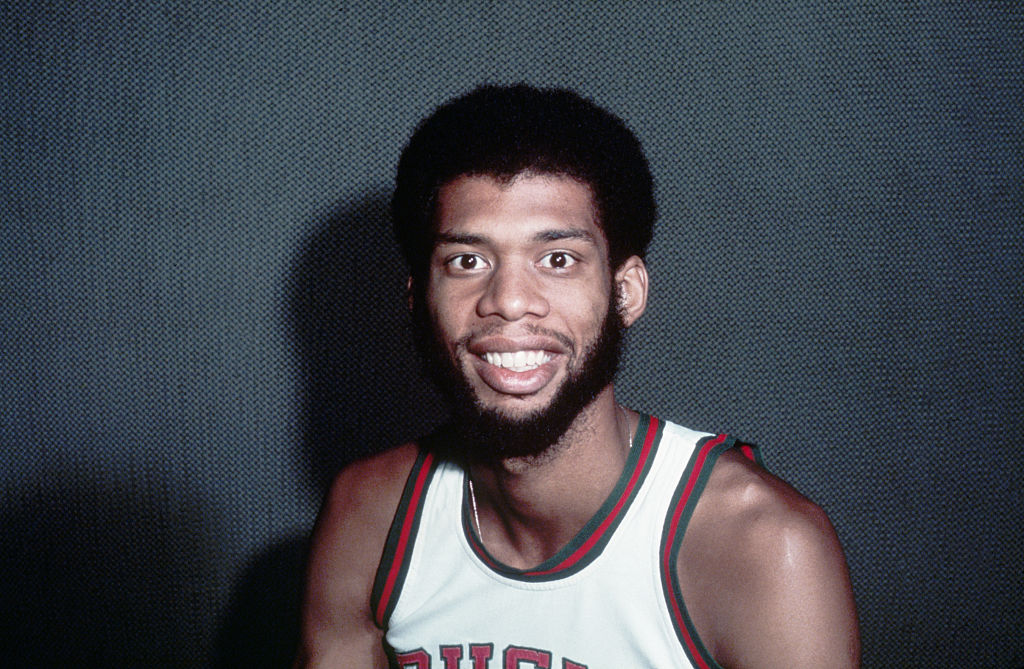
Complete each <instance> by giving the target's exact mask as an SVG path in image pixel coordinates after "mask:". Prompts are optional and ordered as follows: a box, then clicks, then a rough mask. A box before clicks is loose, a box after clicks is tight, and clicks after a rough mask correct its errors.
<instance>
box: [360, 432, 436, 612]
mask: <svg viewBox="0 0 1024 669" xmlns="http://www.w3.org/2000/svg"><path fill="white" fill-rule="evenodd" d="M437 464H438V463H437V458H436V456H435V455H434V454H433V453H431V452H429V451H428V450H426V449H425V448H423V446H422V444H421V446H420V451H419V453H418V454H417V456H416V461H415V462H414V463H413V465H412V469H411V470H410V471H409V476H408V478H407V479H406V481H405V488H404V489H403V490H402V498H401V500H400V501H399V502H398V508H397V509H396V510H395V517H394V519H393V520H392V521H391V529H389V530H388V537H387V541H386V542H385V544H384V552H383V554H382V555H381V559H380V564H379V565H378V566H377V574H376V576H375V577H374V580H373V589H372V590H371V592H370V610H371V611H372V612H373V622H374V624H376V625H377V627H379V628H380V629H382V630H383V629H387V625H388V621H389V620H390V619H391V613H392V611H394V609H395V604H396V603H397V602H398V596H399V594H400V593H401V591H402V584H403V583H404V582H405V576H406V574H407V573H408V571H409V558H410V557H411V555H412V549H413V544H414V543H415V541H416V534H417V532H418V530H419V525H420V518H421V517H422V515H423V500H424V498H425V496H426V493H427V488H428V487H429V485H430V481H431V479H432V478H433V475H434V471H435V470H436V469H437Z"/></svg>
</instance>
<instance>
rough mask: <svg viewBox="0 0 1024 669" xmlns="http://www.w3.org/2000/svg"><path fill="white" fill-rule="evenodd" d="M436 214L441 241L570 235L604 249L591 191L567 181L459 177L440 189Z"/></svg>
mask: <svg viewBox="0 0 1024 669" xmlns="http://www.w3.org/2000/svg"><path fill="white" fill-rule="evenodd" d="M435 214H436V219H435V226H436V232H437V233H438V234H440V235H442V236H444V235H449V234H451V233H473V234H484V235H486V236H503V235H520V234H526V235H530V234H531V233H532V234H536V233H539V232H543V231H546V230H550V231H552V232H554V231H558V230H570V229H574V230H580V231H585V232H586V233H588V234H589V235H591V236H593V238H594V240H595V242H597V243H598V244H599V245H602V246H604V245H606V242H605V238H604V233H603V231H602V230H601V229H600V227H599V226H598V224H597V215H596V208H595V206H594V197H593V194H592V192H591V190H590V187H589V186H587V185H586V184H584V183H582V182H580V181H577V180H575V179H573V178H571V177H565V176H555V175H520V176H517V177H515V178H514V179H513V180H511V181H509V182H504V181H499V180H498V179H495V178H494V177H490V176H479V175H473V176H460V177H457V178H456V179H454V180H452V181H450V182H448V183H447V184H445V185H444V186H442V187H441V189H440V191H439V192H438V198H437V209H436V212H435Z"/></svg>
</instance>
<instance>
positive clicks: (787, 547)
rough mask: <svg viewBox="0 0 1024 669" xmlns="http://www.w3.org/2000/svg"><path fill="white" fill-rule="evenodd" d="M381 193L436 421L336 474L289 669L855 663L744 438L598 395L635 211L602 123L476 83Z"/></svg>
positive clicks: (773, 486) (844, 606) (420, 136)
mask: <svg viewBox="0 0 1024 669" xmlns="http://www.w3.org/2000/svg"><path fill="white" fill-rule="evenodd" d="M392 204H393V213H394V217H395V230H396V234H397V236H398V238H399V241H400V243H401V245H402V248H403V252H404V254H405V256H406V259H407V260H408V262H409V268H410V278H409V284H408V285H409V303H410V307H411V309H412V312H413V320H414V323H415V325H416V328H417V331H418V332H417V334H418V343H419V345H420V347H421V349H422V351H421V352H422V353H423V354H424V356H425V359H426V361H427V364H428V367H429V369H430V370H431V372H432V375H433V376H434V378H435V379H436V380H437V381H438V383H439V385H440V387H441V388H442V389H443V391H444V392H445V393H446V395H447V396H448V398H449V400H450V404H451V409H452V421H451V422H450V424H448V425H447V426H445V427H444V428H442V429H440V430H438V431H437V432H435V433H434V434H432V435H430V436H429V437H427V438H425V439H423V440H421V441H419V442H418V443H411V444H406V445H404V446H400V447H398V448H395V449H393V450H389V451H386V452H384V453H382V454H380V455H377V456H375V457H372V458H370V459H368V460H365V461H362V462H358V463H356V464H354V465H352V466H350V467H348V468H347V469H345V470H344V471H342V472H341V474H340V475H339V476H338V478H337V480H336V483H335V484H334V486H333V488H332V490H331V492H330V493H329V496H328V498H327V500H326V503H325V506H324V508H323V511H322V513H321V516H320V518H319V520H318V523H317V528H316V531H315V533H314V540H313V547H312V552H311V558H310V567H309V574H308V591H307V594H306V604H305V614H304V620H303V642H302V644H303V645H302V651H301V654H300V659H299V664H300V665H301V666H309V667H377V666H386V665H387V664H388V663H389V662H390V664H391V665H392V666H399V667H416V668H418V669H427V668H428V667H433V668H435V669H457V668H460V667H461V668H467V667H471V668H472V669H484V668H519V667H523V668H530V669H533V668H535V667H536V668H541V667H543V668H554V667H562V668H563V669H570V668H572V669H578V668H580V667H588V668H590V669H596V668H597V667H687V666H693V667H716V666H728V667H786V668H792V667H848V666H855V665H856V664H857V661H858V654H859V645H858V636H857V623H856V614H855V611H854V602H853V596H852V593H851V589H850V582H849V577H848V573H847V568H846V564H845V561H844V558H843V554H842V550H841V548H840V546H839V543H838V541H837V539H836V535H835V532H834V530H833V529H832V527H831V525H830V524H829V521H828V519H827V518H826V517H825V515H824V513H823V512H822V511H821V510H820V509H819V508H818V507H816V506H814V505H813V504H812V503H811V502H809V501H808V500H807V499H805V498H804V497H802V496H801V495H800V494H799V493H797V492H796V491H795V490H793V489H792V488H791V487H789V486H788V485H787V484H785V483H784V482H782V481H781V480H779V479H778V478H776V477H774V476H772V475H771V474H769V473H767V472H766V471H765V470H764V469H763V468H762V467H761V466H760V464H759V460H758V457H759V456H758V455H757V452H756V449H754V448H753V447H751V446H748V445H745V444H741V443H739V442H737V441H735V440H734V439H730V438H727V437H725V436H715V435H709V434H702V433H697V432H693V431H691V430H687V429H685V428H682V427H680V426H677V425H673V424H671V423H667V422H665V421H662V420H659V419H657V418H654V417H651V416H646V415H643V414H639V413H637V412H635V411H632V410H629V409H626V408H625V407H622V406H620V405H619V404H618V403H617V402H616V399H615V394H614V391H613V383H612V382H613V378H614V374H615V369H616V366H617V363H618V354H619V345H620V341H621V337H622V332H623V330H624V329H625V328H628V327H629V326H630V325H632V324H633V323H634V322H636V320H637V319H638V318H639V317H640V316H641V314H642V313H643V312H644V309H645V307H646V304H647V292H648V275H647V270H646V266H645V264H644V253H645V249H646V246H647V244H648V242H649V241H650V237H651V231H652V227H653V221H654V201H653V194H652V186H651V176H650V173H649V170H648V167H647V163H646V160H645V158H644V156H643V153H642V151H641V149H640V146H639V143H638V142H637V140H636V138H635V137H634V136H633V134H632V133H631V132H630V131H629V130H628V129H627V128H626V127H625V125H624V124H623V123H622V122H621V121H620V120H619V119H617V118H616V117H614V116H612V115H611V114H609V113H608V112H606V111H605V110H603V109H601V108H599V107H597V106H596V105H594V104H592V103H590V102H589V101H586V100H584V99H581V98H580V97H578V96H577V95H575V94H574V93H571V92H568V91H558V90H537V89H533V88H530V87H526V86H515V87H483V88H480V89H477V90H475V91H473V92H471V93H469V94H468V95H466V96H464V97H462V98H459V99H456V100H455V101H453V102H450V103H448V104H447V105H445V106H443V107H441V108H439V109H438V110H437V111H435V113H434V114H433V115H432V116H431V117H429V118H428V119H427V120H426V121H424V122H423V123H422V124H421V125H420V126H419V128H417V130H416V132H415V134H414V136H413V137H412V139H411V140H410V142H409V144H408V146H407V147H406V148H405V150H404V152H403V154H402V158H401V160H400V162H399V166H398V173H397V178H396V189H395V194H394V198H393V202H392Z"/></svg>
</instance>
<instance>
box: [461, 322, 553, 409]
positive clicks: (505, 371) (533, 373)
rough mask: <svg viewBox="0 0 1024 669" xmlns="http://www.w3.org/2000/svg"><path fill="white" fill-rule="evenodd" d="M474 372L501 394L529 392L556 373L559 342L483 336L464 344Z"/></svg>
mask: <svg viewBox="0 0 1024 669" xmlns="http://www.w3.org/2000/svg"><path fill="white" fill-rule="evenodd" d="M466 352H467V353H469V354H470V358H469V359H470V360H471V361H473V364H472V368H473V369H475V370H476V376H477V377H478V378H479V379H480V380H481V381H483V383H484V384H485V385H486V386H488V387H490V389H491V390H492V391H494V392H496V393H498V395H501V396H509V395H516V396H524V395H533V394H535V393H538V392H540V391H541V390H543V389H544V388H545V387H546V386H547V385H548V384H549V383H550V382H551V381H552V379H553V378H555V377H556V375H557V372H558V369H559V365H558V361H559V360H562V359H563V358H565V355H566V353H565V350H564V347H563V346H562V345H561V343H560V342H558V341H557V340H555V339H553V338H550V337H542V336H533V337H524V338H517V339H512V338H506V337H500V336H499V337H485V338H481V339H479V340H476V341H473V342H471V343H470V344H469V346H468V347H467V351H466Z"/></svg>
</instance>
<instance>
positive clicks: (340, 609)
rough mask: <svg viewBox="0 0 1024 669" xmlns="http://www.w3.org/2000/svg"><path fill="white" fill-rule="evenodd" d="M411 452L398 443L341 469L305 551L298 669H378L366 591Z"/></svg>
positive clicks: (377, 641)
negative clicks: (306, 668)
mask: <svg viewBox="0 0 1024 669" xmlns="http://www.w3.org/2000/svg"><path fill="white" fill-rule="evenodd" d="M417 452H418V449H417V446H416V445H415V444H404V445H402V446H399V447H397V448H393V449H391V450H388V451H385V452H383V453H380V454H378V455H375V456H373V457H370V458H367V459H365V460H360V461H358V462H355V463H353V464H351V465H349V466H348V467H346V468H345V469H343V470H342V471H341V472H340V473H339V474H338V476H337V477H336V478H335V480H334V482H333V484H332V485H331V489H330V491H329V492H328V494H327V496H326V498H325V499H324V503H323V507H322V508H321V510H320V515H319V517H318V518H317V522H316V527H315V529H314V531H313V539H312V543H311V546H310V556H309V567H308V570H307V575H306V594H305V599H304V602H303V620H302V650H301V656H300V659H299V662H298V663H297V665H298V666H309V667H328V666H330V667H334V666H345V667H375V666H384V664H385V658H384V656H383V650H382V645H381V632H380V630H379V629H378V628H377V627H376V626H375V625H374V623H373V618H372V615H371V610H370V592H371V590H372V588H373V580H374V577H375V575H376V572H377V565H378V563H379V561H380V558H381V553H382V552H383V550H384V544H385V541H386V539H387V534H388V530H389V528H390V527H391V521H392V518H393V517H394V514H395V510H396V509H397V508H398V504H399V501H400V499H401V496H402V489H403V488H404V485H405V480H406V478H407V477H408V474H409V471H410V469H411V468H412V464H413V462H414V461H415V459H416V455H417Z"/></svg>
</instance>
